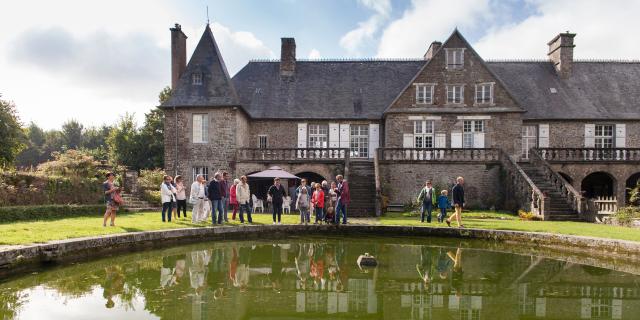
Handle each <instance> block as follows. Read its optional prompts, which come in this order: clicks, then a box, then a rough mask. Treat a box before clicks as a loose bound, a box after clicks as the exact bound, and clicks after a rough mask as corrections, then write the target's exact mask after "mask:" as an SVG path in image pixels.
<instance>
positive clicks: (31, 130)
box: [27, 121, 45, 147]
mask: <svg viewBox="0 0 640 320" xmlns="http://www.w3.org/2000/svg"><path fill="white" fill-rule="evenodd" d="M27 138H28V139H29V142H30V143H31V144H32V145H33V146H36V147H42V145H44V141H45V136H44V130H42V128H40V127H39V126H38V125H37V124H35V123H34V122H33V121H32V122H31V123H30V124H29V126H28V127H27Z"/></svg>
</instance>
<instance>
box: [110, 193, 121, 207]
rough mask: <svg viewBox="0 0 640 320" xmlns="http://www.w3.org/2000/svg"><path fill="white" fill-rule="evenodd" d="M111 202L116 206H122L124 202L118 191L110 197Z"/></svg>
mask: <svg viewBox="0 0 640 320" xmlns="http://www.w3.org/2000/svg"><path fill="white" fill-rule="evenodd" d="M111 200H113V202H114V203H115V204H117V205H118V206H121V205H123V204H124V200H123V199H122V196H121V195H120V191H116V192H114V193H113V195H112V196H111Z"/></svg>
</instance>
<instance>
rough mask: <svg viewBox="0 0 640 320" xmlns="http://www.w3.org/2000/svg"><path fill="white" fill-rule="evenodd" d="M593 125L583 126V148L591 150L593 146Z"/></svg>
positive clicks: (594, 128) (594, 127) (594, 126)
mask: <svg viewBox="0 0 640 320" xmlns="http://www.w3.org/2000/svg"><path fill="white" fill-rule="evenodd" d="M595 131H596V125H595V124H591V123H588V124H585V125H584V147H585V148H593V147H594V146H595Z"/></svg>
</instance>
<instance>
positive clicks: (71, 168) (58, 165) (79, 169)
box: [38, 149, 100, 178]
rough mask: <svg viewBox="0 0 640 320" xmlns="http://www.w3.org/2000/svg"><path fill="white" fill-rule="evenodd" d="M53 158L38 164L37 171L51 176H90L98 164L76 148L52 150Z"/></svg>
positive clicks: (95, 171) (95, 172)
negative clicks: (59, 150) (63, 150)
mask: <svg viewBox="0 0 640 320" xmlns="http://www.w3.org/2000/svg"><path fill="white" fill-rule="evenodd" d="M53 158H54V159H53V160H51V161H47V162H45V163H42V164H40V165H39V166H38V171H41V172H43V173H45V174H47V175H52V176H61V177H71V178H92V177H95V175H96V174H97V171H98V169H97V167H98V166H99V165H100V163H99V162H98V161H95V159H94V158H93V157H92V156H91V155H89V154H87V153H85V152H82V151H80V150H76V149H69V150H67V151H65V152H54V153H53Z"/></svg>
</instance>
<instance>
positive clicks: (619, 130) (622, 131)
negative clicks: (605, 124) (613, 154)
mask: <svg viewBox="0 0 640 320" xmlns="http://www.w3.org/2000/svg"><path fill="white" fill-rule="evenodd" d="M626 139H627V128H626V125H625V124H624V123H619V124H616V145H615V147H616V148H626V145H627V142H626Z"/></svg>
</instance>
